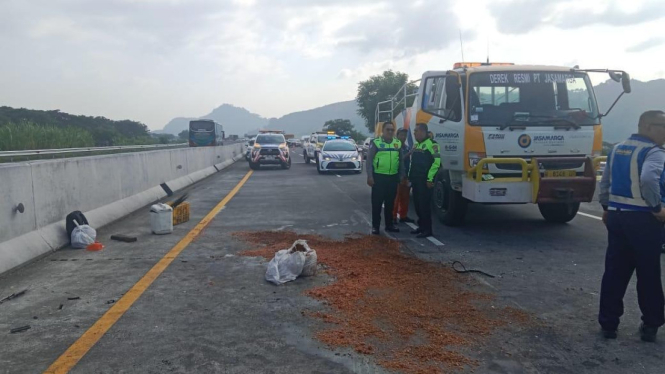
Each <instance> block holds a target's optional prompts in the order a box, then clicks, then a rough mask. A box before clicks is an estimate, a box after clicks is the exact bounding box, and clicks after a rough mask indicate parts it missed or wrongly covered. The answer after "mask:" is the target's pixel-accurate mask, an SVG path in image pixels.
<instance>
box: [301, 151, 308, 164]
mask: <svg viewBox="0 0 665 374" xmlns="http://www.w3.org/2000/svg"><path fill="white" fill-rule="evenodd" d="M302 156H303V157H304V158H305V163H306V164H309V157H307V151H302Z"/></svg>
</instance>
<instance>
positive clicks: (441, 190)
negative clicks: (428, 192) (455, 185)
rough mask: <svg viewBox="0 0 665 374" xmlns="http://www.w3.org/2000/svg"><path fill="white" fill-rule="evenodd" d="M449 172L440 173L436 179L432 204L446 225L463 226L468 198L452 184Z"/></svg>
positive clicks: (440, 219)
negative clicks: (454, 188)
mask: <svg viewBox="0 0 665 374" xmlns="http://www.w3.org/2000/svg"><path fill="white" fill-rule="evenodd" d="M448 178H449V177H448V172H443V173H439V174H438V175H437V176H436V178H435V179H434V191H433V196H432V205H433V207H434V211H435V212H436V215H437V217H438V218H439V221H441V222H442V223H443V224H444V225H446V226H461V225H463V224H464V218H465V217H466V211H467V205H468V204H467V203H468V200H467V199H465V198H464V197H463V196H462V193H461V192H459V191H455V190H453V189H452V187H451V186H450V182H449V180H448Z"/></svg>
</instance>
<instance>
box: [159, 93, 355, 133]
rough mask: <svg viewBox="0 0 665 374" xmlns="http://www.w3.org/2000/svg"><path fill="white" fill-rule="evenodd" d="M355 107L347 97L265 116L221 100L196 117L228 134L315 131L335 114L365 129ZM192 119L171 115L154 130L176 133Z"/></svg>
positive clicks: (336, 117) (184, 127) (352, 101)
mask: <svg viewBox="0 0 665 374" xmlns="http://www.w3.org/2000/svg"><path fill="white" fill-rule="evenodd" d="M357 109H358V106H357V105H356V102H355V101H354V100H350V101H343V102H340V103H335V104H329V105H326V106H322V107H320V108H315V109H310V110H305V111H302V112H295V113H290V114H287V115H285V116H283V117H280V118H271V119H267V118H264V117H261V116H260V115H258V114H255V113H251V112H250V111H248V110H247V109H244V108H238V107H235V106H233V105H230V104H223V105H221V106H219V107H218V108H216V109H214V110H213V111H212V112H211V113H209V114H207V115H205V116H203V117H199V118H205V119H212V120H215V121H217V122H219V123H221V124H222V125H223V126H224V131H225V132H226V134H227V135H240V136H242V135H244V134H246V133H252V132H254V133H255V132H256V131H257V130H259V129H274V130H284V131H285V132H286V133H287V134H295V135H307V134H310V133H312V132H314V131H320V130H321V128H322V127H323V124H324V123H325V122H326V121H328V120H331V119H338V118H339V119H348V120H350V121H351V123H352V124H353V125H354V126H355V127H356V130H358V131H361V132H363V133H364V132H365V130H364V129H365V126H364V125H363V120H362V118H360V117H359V116H358V114H357V113H356V110H357ZM193 119H196V118H186V117H177V118H174V119H172V120H171V121H170V122H169V123H167V124H166V126H164V129H163V130H161V131H155V132H157V133H169V134H174V135H177V134H178V133H180V132H181V131H182V130H186V129H187V128H188V126H189V121H190V120H193Z"/></svg>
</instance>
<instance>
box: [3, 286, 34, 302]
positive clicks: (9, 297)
mask: <svg viewBox="0 0 665 374" xmlns="http://www.w3.org/2000/svg"><path fill="white" fill-rule="evenodd" d="M26 291H28V289H27V288H26V289H25V290H22V291H19V292H14V293H13V294H11V295H9V296H7V297H5V298H4V299H1V300H0V304H2V303H4V302H5V301H9V300H12V299H15V298H17V297H19V296H23V295H25V293H26Z"/></svg>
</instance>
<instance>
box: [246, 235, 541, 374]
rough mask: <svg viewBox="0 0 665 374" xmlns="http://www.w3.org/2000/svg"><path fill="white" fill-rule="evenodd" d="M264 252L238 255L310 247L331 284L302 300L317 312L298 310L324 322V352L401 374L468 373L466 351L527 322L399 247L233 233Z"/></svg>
mask: <svg viewBox="0 0 665 374" xmlns="http://www.w3.org/2000/svg"><path fill="white" fill-rule="evenodd" d="M235 235H236V236H237V237H240V238H242V239H244V240H245V241H247V242H250V243H253V244H261V245H264V247H263V248H261V249H257V250H251V251H246V252H243V253H241V254H242V255H245V256H260V257H264V258H272V257H273V255H274V254H275V252H277V251H278V250H279V249H280V248H284V247H285V246H287V245H288V244H289V243H292V242H293V240H294V239H296V238H302V239H306V240H307V241H308V243H309V244H310V245H311V246H312V247H314V248H316V250H317V255H318V261H319V262H320V263H321V264H323V265H325V266H327V267H328V270H327V273H328V274H329V275H331V276H332V277H334V279H335V281H334V282H331V283H330V284H328V285H326V286H321V287H316V288H312V289H309V290H307V291H306V294H307V295H309V296H311V297H313V298H315V299H318V300H321V301H323V302H324V305H326V306H327V307H326V308H325V309H324V310H321V311H303V313H304V314H305V315H309V316H310V317H312V318H315V319H318V320H321V321H323V322H324V323H326V327H325V328H324V329H322V330H320V331H318V332H317V333H316V338H317V339H318V340H320V341H321V342H323V343H325V344H327V345H328V346H330V347H333V348H334V347H349V348H352V349H354V350H355V351H356V352H357V353H360V354H366V355H373V356H374V357H375V359H376V361H377V363H378V364H380V365H381V366H383V367H384V368H386V369H389V370H396V371H400V372H403V373H407V374H421V373H423V374H424V373H449V372H451V371H455V370H464V369H465V368H466V369H472V368H474V367H476V366H477V364H478V362H477V361H476V359H474V358H472V357H469V356H467V355H466V354H465V353H463V352H473V351H477V349H478V348H479V347H480V346H482V344H484V343H485V341H486V340H487V338H488V337H489V335H491V333H492V332H493V331H494V330H495V329H496V328H498V327H501V326H506V325H509V324H528V323H529V320H530V316H529V315H528V314H527V313H525V312H523V311H521V310H517V309H514V308H501V307H500V306H497V305H496V303H493V302H492V300H493V299H494V296H493V295H491V294H487V293H481V292H478V291H475V290H474V289H473V288H474V287H477V286H478V283H477V281H476V280H475V279H473V278H460V277H458V276H456V275H455V274H456V273H455V271H454V270H453V269H451V268H450V267H443V266H440V265H439V264H434V263H427V262H424V261H422V260H419V259H416V258H413V257H409V256H406V255H404V254H402V253H400V251H399V242H397V241H393V240H389V239H387V238H383V237H369V236H355V237H347V238H346V239H344V240H342V241H335V240H331V239H327V238H323V237H320V236H314V235H299V234H296V233H293V232H242V233H237V234H235Z"/></svg>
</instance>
